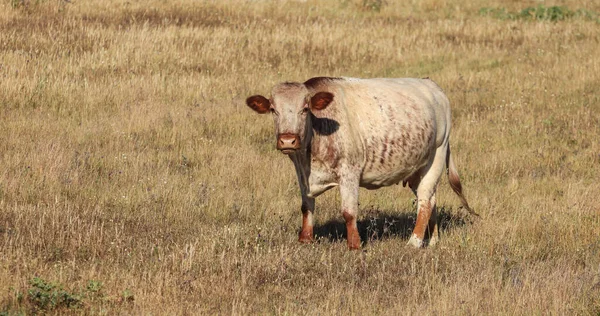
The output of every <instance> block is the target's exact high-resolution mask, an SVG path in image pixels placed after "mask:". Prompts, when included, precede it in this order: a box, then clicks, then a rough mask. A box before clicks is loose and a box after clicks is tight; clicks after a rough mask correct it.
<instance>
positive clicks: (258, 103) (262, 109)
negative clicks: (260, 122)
mask: <svg viewBox="0 0 600 316" xmlns="http://www.w3.org/2000/svg"><path fill="white" fill-rule="evenodd" d="M246 104H247V105H248V106H249V107H250V108H251V109H253V110H254V111H256V112H258V113H260V114H265V113H267V112H269V108H271V102H269V99H267V98H265V97H263V96H262V95H253V96H251V97H249V98H248V99H246Z"/></svg>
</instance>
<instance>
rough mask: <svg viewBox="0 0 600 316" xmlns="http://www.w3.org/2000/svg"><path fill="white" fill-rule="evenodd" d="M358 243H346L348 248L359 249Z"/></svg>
mask: <svg viewBox="0 0 600 316" xmlns="http://www.w3.org/2000/svg"><path fill="white" fill-rule="evenodd" d="M359 249H360V243H348V250H359Z"/></svg>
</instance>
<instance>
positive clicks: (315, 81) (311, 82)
mask: <svg viewBox="0 0 600 316" xmlns="http://www.w3.org/2000/svg"><path fill="white" fill-rule="evenodd" d="M335 80H342V78H337V77H314V78H310V79H308V80H306V81H305V82H304V85H305V86H306V87H307V88H309V89H314V88H317V87H319V86H321V85H325V84H327V83H329V82H332V81H335Z"/></svg>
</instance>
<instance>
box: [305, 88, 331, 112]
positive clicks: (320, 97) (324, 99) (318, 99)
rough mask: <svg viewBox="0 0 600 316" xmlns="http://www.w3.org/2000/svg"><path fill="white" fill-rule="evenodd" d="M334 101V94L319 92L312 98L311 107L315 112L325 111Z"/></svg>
mask: <svg viewBox="0 0 600 316" xmlns="http://www.w3.org/2000/svg"><path fill="white" fill-rule="evenodd" d="M331 101H333V94H332V93H329V92H317V94H315V95H314V96H313V97H312V98H310V107H311V109H313V110H317V111H320V110H323V109H324V108H326V107H327V106H328V105H329V103H331Z"/></svg>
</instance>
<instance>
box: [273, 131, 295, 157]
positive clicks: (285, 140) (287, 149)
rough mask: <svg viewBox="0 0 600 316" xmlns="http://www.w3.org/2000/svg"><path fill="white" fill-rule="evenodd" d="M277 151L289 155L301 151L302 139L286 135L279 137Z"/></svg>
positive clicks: (289, 134)
mask: <svg viewBox="0 0 600 316" xmlns="http://www.w3.org/2000/svg"><path fill="white" fill-rule="evenodd" d="M277 149H279V150H281V152H282V153H284V154H286V155H289V154H291V153H294V152H295V151H296V150H298V149H300V137H298V135H296V134H292V133H285V134H279V135H278V136H277Z"/></svg>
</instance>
